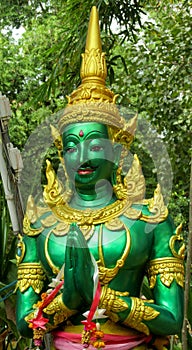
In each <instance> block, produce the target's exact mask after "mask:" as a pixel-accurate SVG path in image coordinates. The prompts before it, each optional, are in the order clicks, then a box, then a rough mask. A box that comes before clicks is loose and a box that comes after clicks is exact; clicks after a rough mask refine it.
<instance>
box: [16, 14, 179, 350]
mask: <svg viewBox="0 0 192 350" xmlns="http://www.w3.org/2000/svg"><path fill="white" fill-rule="evenodd" d="M106 76H107V72H106V60H105V54H104V53H103V52H102V48H101V39H100V30H99V19H98V12H97V9H96V8H95V7H93V8H92V11H91V16H90V22H89V27H88V35H87V41H86V49H85V53H84V54H83V55H82V66H81V80H82V82H81V85H80V86H79V87H78V88H77V89H76V90H75V91H73V93H72V94H71V95H70V96H69V97H68V105H67V107H66V108H65V110H64V113H63V115H62V117H61V119H60V121H59V128H58V129H56V128H54V127H52V134H53V137H54V142H55V145H56V146H57V148H58V152H59V157H60V159H61V163H62V166H63V169H64V172H65V176H66V181H65V183H61V181H60V180H58V178H57V175H56V173H55V172H54V170H53V168H52V166H51V163H50V162H49V161H47V170H46V175H47V185H46V186H45V188H44V202H45V206H42V207H39V206H36V204H35V203H34V200H33V198H32V196H30V197H29V200H28V204H27V209H26V215H25V218H24V236H22V237H20V241H19V243H18V252H17V260H18V283H17V327H18V329H19V331H20V333H21V335H23V336H24V337H29V338H33V341H34V346H36V349H40V348H42V346H43V345H42V344H43V337H44V335H45V334H46V333H48V334H51V335H52V339H53V345H52V348H53V349H57V350H61V349H66V350H70V349H86V348H89V349H90V350H92V349H103V348H105V349H106V350H112V349H115V348H116V347H118V348H119V349H121V350H128V349H140V350H142V349H166V346H167V344H168V337H167V336H169V335H174V334H179V332H180V331H181V326H182V321H183V283H184V267H183V255H184V247H183V243H182V237H181V234H180V231H181V227H180V226H179V227H178V228H177V229H176V228H175V226H174V223H173V221H172V219H171V218H170V216H169V215H168V210H167V207H166V206H165V205H164V202H163V196H162V194H161V188H160V186H159V185H157V188H156V190H155V192H154V197H153V198H151V199H149V200H148V199H145V198H144V196H145V179H144V176H143V174H142V171H141V166H140V163H139V160H138V157H137V156H136V155H135V156H134V159H133V163H132V166H131V167H130V169H129V170H128V171H127V173H123V165H124V161H125V159H126V155H127V153H128V151H129V148H130V144H131V142H132V141H133V137H134V131H135V128H136V119H137V118H136V117H134V118H132V119H131V120H130V121H129V122H127V121H126V120H125V119H124V118H123V117H122V116H121V115H120V113H119V110H118V108H117V106H116V104H115V100H116V96H115V95H114V93H113V92H112V91H111V90H109V89H108V88H107V87H106V85H105V81H106ZM144 277H145V278H147V279H148V281H149V286H150V289H151V295H152V296H153V297H152V298H151V299H150V300H148V299H146V297H145V296H143V295H142V284H143V279H144Z"/></svg>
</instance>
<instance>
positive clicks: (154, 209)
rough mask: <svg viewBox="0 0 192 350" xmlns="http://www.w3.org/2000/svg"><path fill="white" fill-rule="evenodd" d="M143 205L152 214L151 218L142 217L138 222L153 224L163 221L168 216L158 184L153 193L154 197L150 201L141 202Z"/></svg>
mask: <svg viewBox="0 0 192 350" xmlns="http://www.w3.org/2000/svg"><path fill="white" fill-rule="evenodd" d="M143 204H146V205H148V208H149V211H150V212H151V213H152V214H153V215H151V216H148V215H144V214H142V216H141V217H140V220H143V221H145V222H148V223H151V224H155V223H159V222H162V221H164V220H165V219H166V218H167V216H168V209H167V207H166V206H165V204H164V200H163V195H162V193H161V186H160V185H159V184H158V185H157V188H156V189H155V191H154V196H153V198H151V199H147V200H144V201H143Z"/></svg>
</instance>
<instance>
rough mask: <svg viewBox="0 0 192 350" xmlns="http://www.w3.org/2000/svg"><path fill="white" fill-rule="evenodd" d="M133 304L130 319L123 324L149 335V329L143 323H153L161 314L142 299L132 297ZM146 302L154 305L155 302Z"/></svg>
mask: <svg viewBox="0 0 192 350" xmlns="http://www.w3.org/2000/svg"><path fill="white" fill-rule="evenodd" d="M131 302H132V306H131V311H130V313H129V315H128V317H127V318H126V319H125V320H124V321H123V324H124V325H125V326H128V327H131V328H134V329H136V330H137V331H139V332H142V333H145V334H146V335H149V334H150V331H149V328H148V327H147V326H146V325H145V324H144V323H143V322H142V321H151V320H153V319H154V318H156V317H157V316H158V315H159V314H160V313H159V312H158V311H156V310H155V309H153V308H152V307H150V306H147V305H145V304H144V301H143V300H142V299H139V298H135V297H131ZM145 302H148V303H153V302H154V301H153V300H145Z"/></svg>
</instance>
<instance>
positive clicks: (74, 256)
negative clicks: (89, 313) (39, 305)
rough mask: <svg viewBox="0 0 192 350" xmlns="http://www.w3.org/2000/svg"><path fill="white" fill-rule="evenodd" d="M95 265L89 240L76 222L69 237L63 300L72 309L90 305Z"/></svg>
mask: <svg viewBox="0 0 192 350" xmlns="http://www.w3.org/2000/svg"><path fill="white" fill-rule="evenodd" d="M93 274H94V266H93V263H92V259H91V255H90V252H89V248H88V246H87V242H86V240H85V238H84V236H83V234H82V232H81V230H80V229H79V227H78V226H77V225H76V224H72V225H71V229H70V232H69V233H68V237H67V244H66V252H65V269H64V281H65V282H64V292H63V301H64V303H65V305H66V306H67V307H69V308H70V309H76V310H77V309H80V308H82V307H85V306H86V305H90V304H91V302H92V298H93Z"/></svg>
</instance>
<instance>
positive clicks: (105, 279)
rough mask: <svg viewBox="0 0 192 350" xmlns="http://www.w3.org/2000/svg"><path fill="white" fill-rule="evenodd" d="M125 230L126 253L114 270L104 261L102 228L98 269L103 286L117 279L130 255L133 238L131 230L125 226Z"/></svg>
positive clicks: (101, 230)
mask: <svg viewBox="0 0 192 350" xmlns="http://www.w3.org/2000/svg"><path fill="white" fill-rule="evenodd" d="M123 226H124V229H125V231H126V236H127V240H126V246H125V249H124V252H123V254H122V256H121V258H120V259H118V260H117V262H116V265H115V266H114V267H112V268H107V267H105V261H104V256H103V250H102V235H103V227H102V225H101V226H100V230H99V246H98V250H99V261H97V265H98V269H99V280H100V282H101V284H103V285H104V284H108V283H109V282H110V281H111V280H113V279H114V278H115V276H116V275H117V273H118V271H119V269H120V268H121V267H123V266H124V263H125V260H126V258H127V256H128V254H129V251H130V247H131V237H130V231H129V229H128V228H127V227H126V226H125V225H123Z"/></svg>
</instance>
